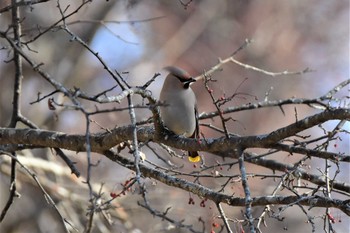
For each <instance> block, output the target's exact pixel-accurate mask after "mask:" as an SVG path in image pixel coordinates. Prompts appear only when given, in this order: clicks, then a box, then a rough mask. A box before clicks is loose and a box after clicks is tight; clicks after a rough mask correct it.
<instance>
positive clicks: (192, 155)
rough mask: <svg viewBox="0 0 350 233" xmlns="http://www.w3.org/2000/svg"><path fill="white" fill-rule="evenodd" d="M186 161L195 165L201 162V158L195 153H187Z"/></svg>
mask: <svg viewBox="0 0 350 233" xmlns="http://www.w3.org/2000/svg"><path fill="white" fill-rule="evenodd" d="M188 160H189V161H190V162H192V163H197V162H199V161H201V157H200V155H199V154H198V152H197V151H189V152H188Z"/></svg>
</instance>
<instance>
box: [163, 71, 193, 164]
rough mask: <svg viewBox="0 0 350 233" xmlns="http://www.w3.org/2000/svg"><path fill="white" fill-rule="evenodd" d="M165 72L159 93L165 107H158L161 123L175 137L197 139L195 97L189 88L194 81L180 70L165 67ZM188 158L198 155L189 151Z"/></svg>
mask: <svg viewBox="0 0 350 233" xmlns="http://www.w3.org/2000/svg"><path fill="white" fill-rule="evenodd" d="M166 70H167V71H169V74H168V76H167V77H166V78H165V81H164V84H163V88H162V90H161V93H160V101H161V102H162V103H163V104H164V105H165V106H161V107H160V114H161V118H162V120H163V123H164V125H165V126H166V127H167V128H169V129H170V130H171V131H173V132H174V133H175V134H177V135H182V136H185V137H191V138H198V136H199V135H198V134H199V128H198V117H197V107H196V106H197V103H196V96H195V94H194V92H193V90H192V89H191V87H190V84H191V83H192V82H195V81H196V80H195V79H193V78H192V77H191V76H190V75H189V74H188V73H187V72H186V71H184V70H182V69H180V68H177V67H166ZM189 156H190V157H191V158H195V157H198V153H197V152H192V151H191V152H189ZM190 160H191V159H190ZM197 161H198V160H197Z"/></svg>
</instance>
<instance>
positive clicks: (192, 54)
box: [0, 0, 350, 233]
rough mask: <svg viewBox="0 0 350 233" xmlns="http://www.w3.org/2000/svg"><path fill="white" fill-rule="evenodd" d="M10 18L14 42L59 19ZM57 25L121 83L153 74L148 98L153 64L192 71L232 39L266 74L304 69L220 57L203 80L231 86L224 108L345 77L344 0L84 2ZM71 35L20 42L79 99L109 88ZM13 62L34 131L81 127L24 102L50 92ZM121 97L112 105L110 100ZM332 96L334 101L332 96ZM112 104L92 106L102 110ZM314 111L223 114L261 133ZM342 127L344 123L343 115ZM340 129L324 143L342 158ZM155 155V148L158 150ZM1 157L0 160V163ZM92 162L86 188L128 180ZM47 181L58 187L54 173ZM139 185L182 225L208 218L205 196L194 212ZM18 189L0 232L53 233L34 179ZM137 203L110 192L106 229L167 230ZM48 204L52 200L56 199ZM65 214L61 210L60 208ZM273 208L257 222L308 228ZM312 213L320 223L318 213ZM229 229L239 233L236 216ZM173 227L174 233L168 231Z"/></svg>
mask: <svg viewBox="0 0 350 233" xmlns="http://www.w3.org/2000/svg"><path fill="white" fill-rule="evenodd" d="M9 2H10V1H3V2H0V8H3V7H5V6H6V5H7V4H9ZM59 2H60V4H61V6H62V8H66V7H67V6H68V5H69V8H68V9H67V13H69V12H71V11H72V10H73V9H76V7H77V6H78V4H80V1H59ZM183 2H185V1H183ZM21 15H22V17H23V19H24V20H23V23H22V25H23V28H22V29H23V33H24V34H25V36H24V37H23V40H24V41H28V40H30V39H31V38H33V37H34V36H36V35H37V34H38V28H39V27H40V28H41V29H40V30H43V29H45V28H46V27H48V26H50V25H51V24H53V23H55V22H56V21H57V20H58V19H60V14H59V10H58V8H57V1H48V2H47V3H42V4H38V5H33V6H27V7H22V8H21ZM10 20H11V14H10V13H9V12H6V13H2V14H1V15H0V30H2V31H4V30H6V29H7V27H8V25H9V24H10V23H11V21H10ZM66 23H67V26H68V27H69V28H70V29H71V30H72V31H73V32H74V33H75V34H76V35H77V36H79V37H80V38H81V39H83V40H84V41H85V42H86V43H87V44H88V45H89V46H90V47H91V48H92V49H93V50H94V52H98V54H99V56H100V57H101V58H102V59H103V60H104V61H105V62H106V64H107V65H108V66H109V67H110V68H111V69H112V70H116V71H118V72H119V73H120V74H122V76H123V77H124V79H125V80H126V81H127V82H129V84H131V85H143V84H144V83H146V82H147V81H148V80H150V79H151V78H152V77H153V75H154V74H155V73H157V72H160V73H161V74H162V75H160V76H159V77H158V78H157V79H156V81H155V82H154V83H152V84H151V86H150V88H149V89H150V90H151V91H152V93H153V94H154V95H155V96H156V97H158V95H159V92H160V88H161V85H162V82H163V80H164V72H163V70H162V68H163V67H165V66H168V65H176V66H179V67H182V68H183V69H185V70H187V71H188V72H189V73H190V74H192V75H193V76H196V75H199V74H201V73H203V72H205V71H206V70H209V69H210V68H211V67H212V66H214V65H216V64H217V63H218V61H219V58H221V59H224V58H227V57H229V56H230V55H231V54H232V53H233V52H234V51H236V50H237V49H238V48H239V47H240V46H242V45H243V44H244V42H245V40H246V39H249V40H252V43H250V44H249V46H247V47H246V48H244V49H242V50H241V51H239V52H238V53H237V55H236V56H235V58H236V59H237V60H239V61H241V62H242V63H245V64H249V65H252V66H255V67H258V68H260V69H264V70H266V71H271V72H281V71H291V72H292V71H302V70H305V69H306V68H309V69H310V70H312V72H307V73H305V74H302V75H288V76H276V77H272V76H268V75H264V74H262V73H259V72H255V71H252V70H248V69H244V68H243V67H240V66H238V65H235V64H233V63H227V64H225V65H223V67H222V68H223V70H222V71H220V72H216V73H214V74H213V76H212V77H213V78H214V79H216V80H217V81H216V82H215V83H210V86H211V88H212V89H213V93H214V95H215V96H216V97H220V96H222V95H226V96H230V95H232V94H234V93H241V94H239V95H237V96H236V97H235V98H234V99H233V101H232V102H230V103H228V104H227V106H226V107H229V106H236V105H237V106H238V105H242V104H245V103H250V102H257V101H263V100H265V99H267V100H279V99H288V98H292V97H295V98H317V97H319V96H321V95H323V94H325V93H327V91H329V90H330V89H332V88H333V87H334V86H336V85H337V84H339V83H340V82H341V81H344V80H346V79H348V78H349V1H346V0H337V1H316V0H310V1H303V0H295V1H278V0H265V1H229V0H218V1H212V0H202V1H192V2H191V3H190V4H189V5H188V6H187V7H185V6H184V5H183V4H181V2H180V1H176V0H175V1H160V0H154V1H138V0H132V1H126V0H120V1H116V0H110V1H97V0H95V1H92V3H91V4H88V5H87V6H85V7H83V8H82V9H81V10H80V11H79V12H78V13H77V14H75V15H73V16H72V17H70V18H68V19H67V21H66ZM73 39H74V38H72V37H71V36H69V35H68V34H67V33H65V32H64V31H63V30H58V29H52V30H51V31H50V32H48V33H46V34H45V35H43V36H41V37H40V38H38V39H37V40H35V41H34V42H33V43H31V44H30V47H29V48H30V49H31V51H29V50H28V49H29V48H24V49H25V51H26V53H27V54H28V55H30V56H31V57H32V59H33V60H34V61H35V62H36V63H37V64H39V63H41V62H42V63H44V64H43V65H42V66H41V68H43V69H44V70H45V71H46V72H48V73H49V74H50V75H51V77H52V78H53V79H55V80H57V81H59V82H61V83H62V84H63V85H64V86H66V87H68V88H73V87H78V88H80V89H81V90H82V91H84V92H86V93H88V94H90V95H95V94H98V93H100V92H102V91H104V90H106V89H108V88H111V87H112V86H114V85H115V84H116V83H115V81H114V80H113V78H111V77H110V75H109V74H108V73H107V72H106V70H105V69H104V68H103V66H102V65H101V63H100V62H99V61H98V60H97V58H96V56H94V55H93V54H92V53H91V52H89V51H87V50H86V49H85V48H83V47H82V46H81V45H80V44H79V43H77V42H76V41H74V40H73ZM4 42H5V41H4V40H0V43H1V44H0V47H1V48H5V47H7V46H8V45H7V44H6V43H4ZM11 56H12V55H11V54H9V53H8V50H6V49H3V50H0V60H1V62H0V127H4V126H7V125H8V123H9V120H10V117H11V109H12V106H11V101H12V89H11V88H10V87H12V85H13V77H14V75H13V64H12V63H11V62H5V61H8V60H10V59H11ZM24 66H25V77H24V83H23V96H22V112H23V114H24V115H25V116H26V117H28V118H29V119H31V120H32V121H33V122H34V123H35V124H37V125H38V126H39V127H40V128H44V129H49V130H58V131H62V132H67V133H84V132H85V125H86V122H85V119H84V118H83V115H82V114H79V113H77V112H76V111H73V110H62V109H57V110H56V111H50V110H49V109H48V106H47V102H46V101H42V102H39V103H36V104H31V102H33V101H35V100H36V99H37V96H38V93H39V92H40V93H41V95H45V94H49V93H50V92H51V91H53V90H54V89H53V87H51V86H50V85H49V84H48V83H47V82H45V81H44V80H43V79H41V78H40V77H39V76H38V74H37V73H36V72H34V71H33V70H32V68H31V67H30V66H29V65H28V64H27V63H26V62H24ZM193 89H194V91H195V92H196V95H197V99H198V106H199V112H200V113H202V112H210V111H214V110H215V106H214V105H213V104H212V102H211V100H210V97H209V94H208V93H207V91H206V89H205V87H204V84H203V82H197V83H195V84H194V85H193ZM348 90H349V88H346V89H345V90H344V91H342V92H340V93H338V94H337V97H339V98H342V97H344V96H346V95H349V93H348ZM118 91H119V89H118V88H116V89H114V90H113V91H112V92H110V93H109V94H111V95H112V94H118ZM54 98H55V100H56V101H57V102H63V101H65V100H66V99H65V97H64V96H62V95H55V96H54ZM135 101H139V102H141V101H142V100H141V99H138V98H135ZM82 103H83V104H84V106H85V107H86V108H87V109H88V110H94V109H95V105H94V104H93V103H89V102H84V101H83V102H82ZM125 104H126V103H124V102H123V103H122V104H121V105H125ZM334 104H335V106H336V105H338V104H339V103H334ZM343 104H344V105H345V103H343ZM114 105H115V104H106V105H103V106H104V107H106V108H107V107H111V106H114ZM118 106H119V105H118ZM294 107H295V108H294ZM317 112H318V111H317V110H315V109H312V108H310V107H306V106H289V107H285V108H284V114H283V112H282V111H281V110H280V109H279V108H275V109H271V108H269V109H261V110H256V111H246V112H240V113H236V114H231V117H232V118H233V119H234V120H235V121H234V122H231V123H230V124H229V130H230V131H231V132H233V133H236V134H240V135H254V134H263V133H267V132H270V131H272V130H274V129H277V128H279V127H282V126H286V125H288V124H290V123H293V122H294V121H295V119H296V116H297V118H298V119H302V118H303V117H306V116H308V115H310V114H314V113H317ZM137 113H138V114H137V119H138V120H145V119H147V118H148V117H150V116H151V113H150V112H149V111H146V110H142V111H141V110H140V111H137ZM93 120H94V121H96V123H92V131H94V132H98V131H101V130H103V129H105V128H114V127H116V126H120V125H126V124H129V123H130V119H129V116H128V113H127V112H125V113H107V114H101V115H97V116H94V117H93ZM202 123H212V124H213V125H215V126H218V127H221V122H220V121H219V120H218V119H213V120H204V121H202ZM336 124H337V122H328V123H327V124H325V125H324V126H325V127H327V130H332V129H333V128H334V127H335V126H336ZM346 129H347V130H350V124H349V122H348V123H347V125H346ZM201 131H202V133H203V134H204V135H205V136H206V137H215V136H219V135H218V134H217V133H215V132H213V131H212V130H210V129H208V128H206V127H201ZM308 133H310V134H311V133H313V134H317V133H318V134H322V133H323V132H322V129H313V130H310V131H308ZM341 135H342V137H341V139H339V140H338V141H335V142H333V144H331V146H330V147H329V151H333V152H343V153H347V154H349V148H350V143H349V136H346V135H345V134H341ZM158 149H159V148H158ZM143 152H145V154H146V155H147V156H148V157H147V158H148V159H150V160H152V161H154V162H156V163H159V164H160V165H161V166H166V165H165V164H163V163H162V162H161V161H160V160H159V159H157V158H156V157H155V156H153V155H152V153H151V151H150V150H146V149H145V150H144V151H143ZM158 152H159V153H164V151H162V150H158ZM256 152H259V150H257V151H256ZM37 153H38V154H31V155H26V156H33V157H40V158H45V159H47V160H50V161H55V162H57V163H61V161H60V160H57V159H56V158H55V155H52V154H51V153H50V151H49V150H38V151H37ZM67 153H68V154H70V155H71V159H72V160H75V161H78V166H79V169H80V170H81V172H82V173H83V174H84V173H85V172H86V159H85V154H84V153H79V154H75V153H71V152H67ZM126 154H127V153H126ZM130 156H131V155H130ZM166 156H168V155H166ZM278 156H280V159H281V160H282V161H283V162H285V163H287V162H293V161H296V160H298V159H300V157H296V158H295V157H294V158H293V156H289V155H288V154H287V153H281V154H279V155H278ZM204 157H205V158H206V160H207V161H208V162H212V163H214V162H215V161H216V160H219V161H222V160H221V159H220V158H216V157H214V156H212V155H210V154H204ZM1 159H2V158H1V157H0V166H2V165H1ZM170 159H172V158H170ZM94 161H96V162H97V161H99V164H98V166H97V167H94V168H93V180H94V181H95V182H96V183H97V184H101V183H105V186H106V187H108V190H112V191H116V192H117V191H118V190H121V185H120V184H121V183H123V182H125V181H126V180H127V179H129V178H131V177H132V176H133V173H132V172H131V171H129V170H127V169H125V168H122V167H120V166H118V165H117V164H115V163H112V162H111V161H110V160H108V159H106V158H104V157H101V156H94ZM175 162H176V163H178V164H183V165H184V167H183V171H191V170H192V169H196V168H193V166H192V165H191V164H188V163H187V161H186V160H175ZM307 163H308V165H310V167H311V169H312V171H313V172H315V173H316V174H319V175H321V174H320V173H317V168H318V167H321V169H324V162H323V161H321V160H317V159H315V160H313V161H312V162H310V161H307ZM343 166H344V167H340V169H341V171H343V172H341V174H340V175H339V176H338V178H339V179H341V180H344V181H346V182H349V173H348V171H349V168H350V167H349V165H343ZM5 167H6V165H3V169H2V173H0V194H1V195H0V207H1V208H2V207H3V206H4V203H5V202H6V200H7V196H8V187H9V177H8V176H7V174H6V172H5V171H4V168H5ZM247 169H248V172H256V173H266V172H267V170H264V169H261V168H258V167H256V166H249V165H248V166H247ZM332 169H335V168H332ZM33 170H35V168H33ZM332 171H333V172H334V170H332ZM229 172H231V173H237V174H239V170H238V168H233V170H230V171H229ZM71 179H72V178H71ZM189 179H191V178H189ZM192 180H193V179H192ZM82 181H83V179H81V180H75V181H74V182H76V184H77V185H71V186H68V187H66V188H67V189H68V190H70V191H71V192H73V193H77V194H80V195H81V196H82V197H83V198H85V197H86V198H87V197H88V195H86V193H87V191H86V190H85V191H84V188H83V186H84V184H83V183H82ZM28 182H29V181H28ZM220 182H222V180H221V181H220ZM57 183H58V184H59V185H62V183H60V182H59V180H58V181H57ZM146 183H147V184H148V189H149V193H150V201H151V203H152V205H153V207H154V208H157V209H158V210H160V211H165V210H166V208H167V207H169V206H171V207H172V210H171V212H170V214H172V217H174V218H177V219H179V220H180V219H185V220H186V221H185V222H186V223H187V224H189V223H190V224H193V225H194V226H195V227H196V228H197V229H198V230H200V229H201V226H202V223H201V222H200V221H198V219H199V217H201V218H202V219H204V221H205V224H206V227H207V228H206V229H210V226H211V224H212V223H213V221H214V217H215V216H217V214H218V213H217V210H216V208H215V205H214V204H211V203H209V202H208V205H207V206H206V207H204V208H201V207H199V203H200V201H201V200H200V199H199V198H198V197H193V198H194V200H195V202H196V204H195V206H193V205H188V199H189V194H188V193H186V192H183V191H180V190H176V189H174V188H169V187H166V186H165V185H163V184H161V183H157V184H155V183H154V181H152V180H148V179H146ZM202 183H203V184H205V185H207V186H209V187H211V188H216V189H219V187H220V185H221V184H220V183H219V181H215V182H213V181H212V180H210V181H208V180H204V179H203V180H202ZM251 185H252V193H253V195H255V196H262V195H267V194H271V192H272V191H273V188H274V187H275V183H274V182H272V181H271V180H270V181H260V180H258V179H256V180H252V181H251ZM97 187H98V186H97ZM85 188H86V187H85ZM19 192H20V193H21V194H22V198H20V199H18V200H16V202H15V204H14V208H13V209H12V210H11V211H10V212H9V215H8V216H7V221H6V222H4V223H2V224H1V225H0V231H1V232H3V230H6V231H4V232H35V231H38V229H39V231H40V232H57V231H58V230H59V229H60V228H59V226H55V225H54V224H53V223H54V222H55V221H54V220H55V215H54V214H53V213H52V210H50V208H49V207H48V205H47V204H46V202H45V200H44V198H42V197H41V193H40V192H39V191H38V190H36V189H35V186H34V187H33V186H31V185H28V184H26V182H23V185H22V186H20V187H19ZM225 192H226V193H228V194H229V193H231V194H233V193H234V194H235V195H238V196H244V192H243V190H242V187H241V185H240V183H234V184H232V187H231V190H225ZM84 195H85V196H84ZM106 195H107V196H108V194H106ZM38 196H40V198H38ZM138 200H141V199H140V197H139V195H137V190H136V191H135V193H134V194H131V193H129V194H127V195H125V196H123V197H122V198H120V199H117V201H116V202H117V203H118V205H119V206H120V209H119V210H118V211H120V213H119V214H120V215H118V216H114V217H115V218H116V219H117V220H116V222H115V225H114V229H115V230H120V229H122V230H121V231H115V232H134V233H136V232H167V231H166V230H165V229H168V231H169V232H170V230H171V228H172V227H173V226H171V224H169V223H167V222H166V221H161V220H160V219H159V218H153V217H152V216H151V215H150V214H148V212H147V210H145V209H143V208H141V207H139V206H138V205H137V203H136V202H137V201H138ZM56 201H57V202H58V203H59V202H60V200H59V198H57V200H56ZM86 201H87V200H86ZM117 203H116V204H117ZM62 206H63V207H62V208H64V207H65V204H64V203H62ZM224 209H225V210H226V211H227V214H228V217H229V218H231V219H241V218H243V217H242V214H241V212H240V208H233V209H232V208H231V209H230V208H229V207H227V206H225V207H224ZM66 211H67V212H69V209H68V207H67V209H66ZM79 211H81V216H84V215H85V212H84V211H85V210H84V209H82V210H79ZM79 211H77V212H79ZM261 211H262V208H260V209H258V208H257V209H256V212H254V213H253V214H254V215H258V214H259V213H261ZM317 211H319V210H316V209H312V210H311V212H312V214H313V215H316V216H321V215H322V214H323V213H318V212H317ZM48 213H49V214H48ZM333 214H334V216H335V217H336V219H337V222H336V223H335V224H334V228H335V229H336V230H337V232H346V230H348V229H349V228H348V225H349V218H348V217H347V216H345V215H344V214H343V213H342V212H340V211H338V210H334V213H333ZM283 216H284V217H286V219H285V220H284V221H283V222H280V221H277V220H275V219H267V228H266V229H264V230H266V232H284V230H286V229H287V232H311V227H310V224H308V223H306V221H307V218H306V216H305V215H303V214H302V212H301V210H300V209H298V208H297V207H293V208H290V209H288V211H286V212H285V213H284V214H283ZM76 217H77V218H79V217H78V216H76ZM33 219H35V220H36V221H33ZM315 221H316V220H315ZM317 221H319V222H322V220H317ZM47 223H50V224H47ZM57 225H59V224H57ZM101 227H102V226H101ZM319 227H320V228H319V229H318V230H319V231H318V232H321V230H322V224H320V225H319ZM28 229H29V230H28ZM97 229H98V230H96V232H103V229H102V228H99V226H97ZM235 230H236V232H239V225H238V224H237V228H236V229H235ZM173 232H179V231H177V230H176V229H175V230H174V229H173ZM183 232H186V231H183ZM208 232H209V230H208Z"/></svg>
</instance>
